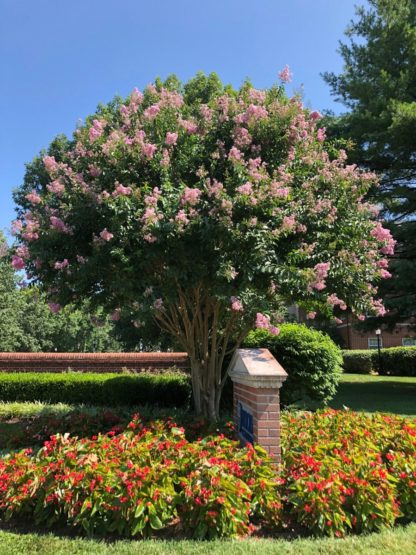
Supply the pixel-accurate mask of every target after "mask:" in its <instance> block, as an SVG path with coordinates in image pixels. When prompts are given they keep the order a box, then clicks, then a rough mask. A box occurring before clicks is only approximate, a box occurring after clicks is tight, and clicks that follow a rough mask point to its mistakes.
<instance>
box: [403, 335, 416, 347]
mask: <svg viewBox="0 0 416 555" xmlns="http://www.w3.org/2000/svg"><path fill="white" fill-rule="evenodd" d="M402 345H403V347H416V338H415V337H404V338H403V339H402Z"/></svg>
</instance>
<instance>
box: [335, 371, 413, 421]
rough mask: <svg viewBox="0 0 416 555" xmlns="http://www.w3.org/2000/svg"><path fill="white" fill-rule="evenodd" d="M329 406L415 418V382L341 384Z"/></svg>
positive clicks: (392, 381) (390, 380) (389, 381)
mask: <svg viewBox="0 0 416 555" xmlns="http://www.w3.org/2000/svg"><path fill="white" fill-rule="evenodd" d="M330 406H331V407H332V408H334V409H342V408H343V407H344V406H346V407H348V408H350V409H352V410H357V411H365V412H376V411H379V412H391V413H394V414H403V415H412V416H415V417H416V381H415V383H403V382H400V381H394V380H392V379H389V380H388V381H383V382H380V381H374V382H371V381H367V382H364V383H363V382H353V381H351V382H342V383H340V384H339V388H338V393H337V394H336V396H335V397H334V399H332V401H331V402H330Z"/></svg>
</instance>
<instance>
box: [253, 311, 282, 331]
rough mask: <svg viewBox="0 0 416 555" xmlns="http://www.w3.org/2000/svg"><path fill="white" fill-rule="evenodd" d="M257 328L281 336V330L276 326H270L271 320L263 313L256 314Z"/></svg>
mask: <svg viewBox="0 0 416 555" xmlns="http://www.w3.org/2000/svg"><path fill="white" fill-rule="evenodd" d="M255 325H256V328H257V329H263V330H267V331H268V332H269V333H271V334H272V335H279V333H280V330H279V328H277V327H276V326H272V325H270V318H269V317H268V316H266V315H265V314H262V313H261V312H257V314H256V324H255Z"/></svg>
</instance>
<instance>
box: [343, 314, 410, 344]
mask: <svg viewBox="0 0 416 555" xmlns="http://www.w3.org/2000/svg"><path fill="white" fill-rule="evenodd" d="M336 329H337V332H338V334H339V336H340V338H341V340H342V343H343V346H344V348H345V349H377V346H378V339H377V335H376V333H375V332H376V328H375V329H374V330H365V331H361V330H359V329H357V328H356V322H355V321H354V320H353V319H352V318H351V316H350V315H348V316H346V317H344V318H343V323H342V324H339V325H338V326H337V327H336ZM380 331H381V333H380V347H414V346H416V331H415V324H414V323H412V322H410V321H409V322H403V323H398V324H396V326H395V327H394V328H393V329H392V330H389V329H385V328H383V326H381V327H380Z"/></svg>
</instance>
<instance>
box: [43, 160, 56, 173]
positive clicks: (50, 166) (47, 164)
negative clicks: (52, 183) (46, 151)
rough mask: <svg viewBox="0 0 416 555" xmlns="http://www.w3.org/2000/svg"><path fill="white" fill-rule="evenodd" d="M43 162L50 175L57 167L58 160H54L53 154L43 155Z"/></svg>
mask: <svg viewBox="0 0 416 555" xmlns="http://www.w3.org/2000/svg"><path fill="white" fill-rule="evenodd" d="M43 164H44V166H45V169H46V171H47V172H48V173H49V174H50V175H52V174H54V173H55V172H56V171H57V169H58V162H57V161H56V160H55V157H54V156H45V157H44V159H43Z"/></svg>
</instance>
